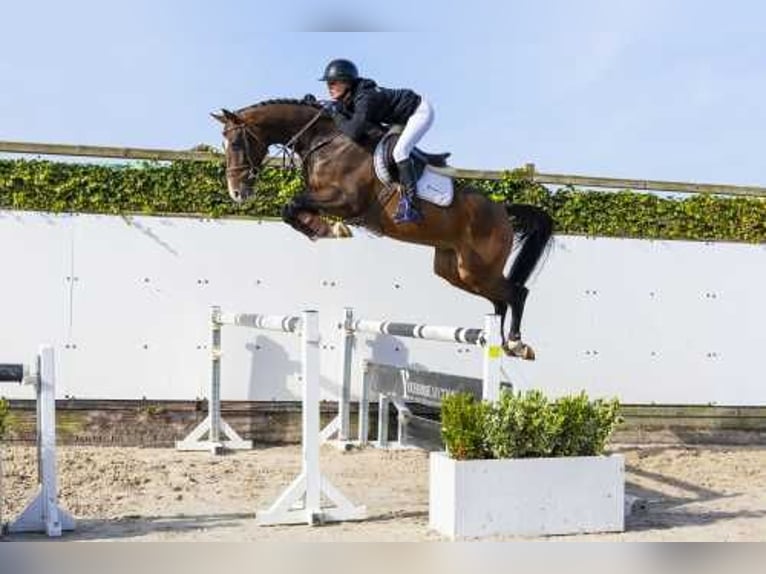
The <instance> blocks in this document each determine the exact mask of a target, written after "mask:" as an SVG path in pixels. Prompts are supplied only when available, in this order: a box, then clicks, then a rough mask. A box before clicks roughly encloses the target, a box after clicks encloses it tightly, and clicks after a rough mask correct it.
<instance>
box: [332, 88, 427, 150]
mask: <svg viewBox="0 0 766 574" xmlns="http://www.w3.org/2000/svg"><path fill="white" fill-rule="evenodd" d="M419 105H420V96H419V95H418V94H416V93H415V92H413V91H412V90H407V89H400V90H392V89H388V88H382V87H380V86H378V85H377V84H376V83H375V82H374V81H372V80H368V79H367V78H359V80H357V81H356V82H355V83H354V84H353V85H352V87H351V89H350V91H349V93H347V94H346V95H345V96H344V97H343V98H342V100H340V101H338V102H337V112H338V113H336V114H335V116H334V117H335V123H336V125H337V126H338V128H340V130H341V131H342V132H343V133H344V134H346V135H347V136H348V137H350V138H351V139H353V140H354V141H360V140H361V139H362V137H363V136H364V133H365V131H366V129H367V128H368V127H370V126H369V124H374V125H378V126H379V125H382V124H385V125H394V124H401V125H403V124H405V123H407V120H408V119H410V116H411V115H412V114H413V113H414V112H415V110H416V109H417V107H418V106H419Z"/></svg>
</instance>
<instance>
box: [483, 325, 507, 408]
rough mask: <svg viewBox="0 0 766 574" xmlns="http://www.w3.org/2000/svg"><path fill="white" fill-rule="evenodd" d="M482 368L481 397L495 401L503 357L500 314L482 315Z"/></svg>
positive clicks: (497, 394)
mask: <svg viewBox="0 0 766 574" xmlns="http://www.w3.org/2000/svg"><path fill="white" fill-rule="evenodd" d="M484 339H485V340H484V368H483V373H482V382H483V386H482V398H483V399H484V400H485V401H490V402H495V401H497V400H498V399H499V398H500V374H501V367H502V362H501V361H502V358H503V346H502V345H503V339H502V335H501V333H500V316H499V315H486V316H485V317H484Z"/></svg>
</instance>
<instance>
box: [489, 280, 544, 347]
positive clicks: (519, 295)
mask: <svg viewBox="0 0 766 574" xmlns="http://www.w3.org/2000/svg"><path fill="white" fill-rule="evenodd" d="M488 293H489V294H490V295H489V296H490V297H491V298H492V300H493V302H494V300H495V298H496V297H502V299H503V303H504V304H505V306H506V308H510V310H511V328H510V329H509V331H508V337H507V338H505V337H504V338H503V348H504V349H505V352H506V353H507V354H509V355H512V356H514V357H519V358H521V359H525V360H528V361H534V359H535V351H534V349H533V348H532V347H530V346H529V345H527V344H526V343H524V342H523V341H522V340H521V319H522V317H523V316H524V305H525V303H526V300H527V295H528V294H529V289H527V288H526V287H525V286H524V285H519V284H518V283H514V282H513V281H511V280H510V279H506V278H505V277H504V276H502V275H501V276H499V277H497V278H496V279H495V280H494V281H492V282H491V283H490V285H489V286H488ZM495 308H496V309H497V305H495Z"/></svg>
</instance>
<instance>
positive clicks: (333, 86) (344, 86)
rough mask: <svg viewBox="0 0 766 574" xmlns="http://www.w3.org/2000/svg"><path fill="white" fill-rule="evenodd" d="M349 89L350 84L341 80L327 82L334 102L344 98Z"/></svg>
mask: <svg viewBox="0 0 766 574" xmlns="http://www.w3.org/2000/svg"><path fill="white" fill-rule="evenodd" d="M348 88H349V85H348V82H341V81H340V80H330V81H329V82H327V91H328V92H330V97H331V98H332V99H333V100H338V99H340V98H342V97H343V94H345V93H346V90H348Z"/></svg>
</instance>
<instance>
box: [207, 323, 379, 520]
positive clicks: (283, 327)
mask: <svg viewBox="0 0 766 574" xmlns="http://www.w3.org/2000/svg"><path fill="white" fill-rule="evenodd" d="M221 322H222V323H226V324H231V325H239V326H242V327H250V328H253V329H259V330H263V331H277V332H280V333H296V334H300V335H301V368H302V371H301V378H302V382H303V399H302V411H303V412H302V417H303V425H302V429H303V430H302V433H303V461H302V469H301V473H300V475H299V476H298V477H297V478H296V479H295V480H294V481H293V482H292V484H291V485H290V486H289V487H287V489H286V490H285V491H284V492H283V493H282V494H281V495H280V496H279V498H277V500H276V501H275V502H274V503H273V504H272V505H271V507H270V508H269V509H267V510H264V511H258V512H257V513H256V522H257V523H258V524H261V525H274V524H301V523H306V524H310V525H316V524H322V523H324V522H337V521H343V520H362V519H364V518H365V517H366V516H367V511H366V509H365V508H364V507H363V506H354V505H353V504H352V503H351V502H350V501H349V500H348V499H347V498H346V497H345V496H344V495H343V494H342V493H341V492H340V491H339V490H338V489H337V488H335V487H334V486H333V485H332V483H331V482H330V481H329V480H328V479H327V478H325V477H324V476H322V473H321V470H320V467H319V443H320V436H319V382H320V381H319V353H320V349H319V341H320V336H319V318H318V313H317V312H316V311H305V312H304V313H303V314H302V315H301V316H300V317H299V316H289V315H288V316H278V315H257V314H233V313H231V314H230V313H223V314H221ZM322 495H324V497H325V498H326V499H327V500H329V501H330V502H331V503H332V504H333V505H334V506H326V507H323V506H322Z"/></svg>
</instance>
